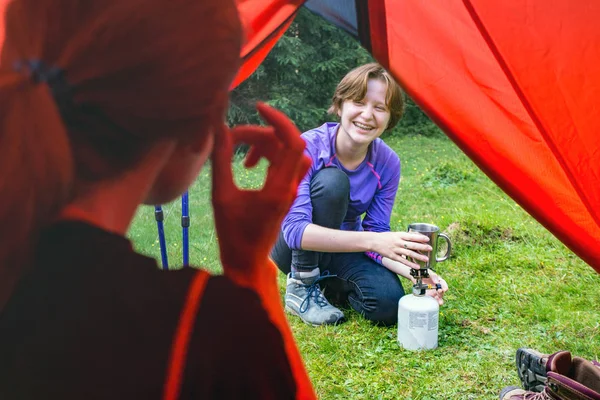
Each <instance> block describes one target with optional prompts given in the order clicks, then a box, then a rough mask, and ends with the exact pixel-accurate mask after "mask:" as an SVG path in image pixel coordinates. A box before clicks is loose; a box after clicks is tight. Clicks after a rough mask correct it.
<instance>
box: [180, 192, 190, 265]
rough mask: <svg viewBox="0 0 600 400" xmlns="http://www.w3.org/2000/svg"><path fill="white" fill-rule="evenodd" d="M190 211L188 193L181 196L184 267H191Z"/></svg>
mask: <svg viewBox="0 0 600 400" xmlns="http://www.w3.org/2000/svg"><path fill="white" fill-rule="evenodd" d="M189 214H190V209H189V203H188V192H187V191H186V192H185V193H184V194H183V196H181V230H182V233H183V266H184V267H187V266H189V265H190V238H189V233H188V229H189V227H190V215H189Z"/></svg>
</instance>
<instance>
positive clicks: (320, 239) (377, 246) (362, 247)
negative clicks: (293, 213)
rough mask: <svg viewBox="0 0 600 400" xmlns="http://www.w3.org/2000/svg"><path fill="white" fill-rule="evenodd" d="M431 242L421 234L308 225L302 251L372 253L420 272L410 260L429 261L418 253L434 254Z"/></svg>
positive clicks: (303, 237)
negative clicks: (429, 252) (429, 243)
mask: <svg viewBox="0 0 600 400" xmlns="http://www.w3.org/2000/svg"><path fill="white" fill-rule="evenodd" d="M428 241H429V238H428V237H427V236H425V235H421V234H419V233H408V232H366V231H361V232H358V231H342V230H339V229H329V228H324V227H322V226H319V225H315V224H308V225H307V226H306V229H305V230H304V234H303V235H302V243H301V245H302V249H303V250H311V251H321V252H327V253H352V252H368V251H372V252H375V253H379V254H381V255H382V256H383V257H387V258H389V259H390V260H395V261H397V262H398V263H401V264H404V265H406V266H407V267H410V268H415V269H418V268H419V264H416V263H413V262H411V261H409V260H408V259H407V258H416V259H419V260H422V261H427V259H428V258H427V256H426V255H423V254H421V253H419V251H423V252H428V251H431V246H429V245H428V244H426V243H427V242H428ZM403 256H404V257H403Z"/></svg>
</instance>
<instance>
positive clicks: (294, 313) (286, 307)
mask: <svg viewBox="0 0 600 400" xmlns="http://www.w3.org/2000/svg"><path fill="white" fill-rule="evenodd" d="M285 311H287V312H288V313H290V314H292V315H295V316H296V317H298V318H300V320H301V321H302V322H304V323H305V324H306V325H310V326H315V327H316V326H322V325H337V324H339V323H340V322H341V321H342V320H343V318H340V319H338V320H337V321H335V323H334V324H313V323H312V322H308V321H307V320H305V319H304V318H302V316H301V315H300V314H298V313H297V312H296V311H295V310H294V309H293V308H291V307H288V306H287V305H286V306H285Z"/></svg>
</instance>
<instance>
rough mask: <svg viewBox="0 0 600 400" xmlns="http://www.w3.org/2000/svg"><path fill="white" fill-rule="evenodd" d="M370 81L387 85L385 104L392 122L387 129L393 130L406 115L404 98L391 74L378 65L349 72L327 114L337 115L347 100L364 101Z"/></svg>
mask: <svg viewBox="0 0 600 400" xmlns="http://www.w3.org/2000/svg"><path fill="white" fill-rule="evenodd" d="M369 79H379V80H380V81H382V82H384V83H386V84H387V93H386V96H385V104H386V106H387V107H388V108H389V110H390V121H389V122H388V126H387V127H386V128H385V129H386V130H388V129H392V128H393V127H395V126H396V124H397V123H398V121H400V118H402V114H404V96H403V94H402V90H401V89H400V86H398V84H397V83H396V81H395V80H394V78H392V76H391V75H390V73H389V72H387V71H386V70H385V68H383V67H382V66H381V65H379V64H377V63H370V64H365V65H361V66H360V67H357V68H354V69H353V70H352V71H350V72H348V73H347V74H346V76H344V77H343V78H342V80H341V81H340V83H338V85H337V87H336V89H335V92H334V93H333V99H332V100H331V107H329V110H327V112H328V113H330V114H335V115H337V114H338V113H339V112H340V110H341V109H342V104H344V102H345V101H346V100H353V101H358V100H362V99H363V98H364V97H365V95H366V94H367V83H368V82H369Z"/></svg>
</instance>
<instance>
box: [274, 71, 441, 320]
mask: <svg viewBox="0 0 600 400" xmlns="http://www.w3.org/2000/svg"><path fill="white" fill-rule="evenodd" d="M403 111H404V100H403V96H402V92H401V90H400V87H399V86H398V85H397V84H396V82H395V81H394V80H393V78H392V77H391V76H390V74H389V73H388V72H387V71H386V70H385V69H384V68H383V67H381V66H380V65H379V64H376V63H371V64H366V65H363V66H360V67H358V68H355V69H354V70H352V71H350V72H349V73H348V74H347V75H346V76H345V77H344V78H343V79H342V80H341V81H340V83H339V84H338V86H337V88H336V90H335V93H334V95H333V99H332V105H331V107H330V108H329V112H330V113H331V114H333V115H337V116H338V117H339V119H340V122H339V123H325V124H323V125H321V126H320V127H318V128H315V129H312V130H310V131H308V132H305V133H304V134H302V138H303V139H304V140H305V142H306V154H307V155H308V156H309V157H310V158H311V159H312V161H313V163H312V166H311V168H310V170H309V172H308V174H307V175H306V176H305V177H304V179H303V180H302V182H301V183H300V187H299V188H298V194H297V196H296V199H295V201H294V204H293V205H292V207H291V209H290V211H289V212H288V214H287V216H286V217H285V219H284V221H283V223H282V226H281V232H280V235H279V239H278V241H277V243H276V245H275V247H274V248H273V251H272V252H271V257H272V258H273V259H274V261H275V262H276V264H277V265H278V267H279V269H280V270H281V271H282V272H284V273H286V274H288V280H287V288H286V295H285V306H286V310H287V311H288V312H290V313H291V314H294V315H297V316H299V317H300V318H301V319H302V320H303V321H304V322H306V323H308V324H311V325H322V324H336V323H338V322H340V321H341V320H342V319H343V318H344V314H343V313H342V311H341V310H339V309H338V308H337V307H335V306H333V305H332V304H331V303H330V302H329V301H328V299H331V300H335V302H340V303H349V304H350V305H351V306H352V307H353V308H354V309H355V310H356V311H358V312H359V313H361V314H362V315H364V316H365V317H366V318H367V319H369V320H372V321H374V322H377V323H383V324H391V323H394V322H395V321H396V318H397V310H398V300H399V299H400V297H402V296H403V295H404V290H403V288H402V285H401V283H400V280H399V279H398V274H399V275H402V276H404V277H406V278H408V279H412V278H411V276H410V268H411V267H412V268H418V265H417V264H414V263H412V262H410V261H409V260H408V259H407V258H406V257H407V256H408V257H414V258H416V259H423V260H424V258H425V256H423V255H421V254H419V253H418V251H421V250H424V251H428V250H430V249H431V247H430V246H429V245H428V244H427V240H428V239H427V238H426V237H425V236H422V235H419V234H413V233H407V232H392V231H391V229H390V217H391V212H392V207H393V205H394V200H395V197H396V193H397V191H398V184H399V182H400V159H399V157H398V155H397V154H396V153H395V152H394V151H393V150H392V149H391V148H390V147H389V146H387V145H386V144H385V143H384V142H383V141H382V140H381V139H380V138H379V137H380V136H381V134H382V133H383V132H384V131H386V130H388V129H392V128H393V127H394V126H396V124H397V123H398V121H399V120H400V118H401V117H402V113H403ZM363 214H364V218H362V217H361V216H362V215H363ZM322 271H325V272H324V273H322ZM431 280H432V283H441V285H442V289H441V290H440V291H438V292H435V293H432V295H433V296H434V297H436V298H437V299H438V301H439V302H440V303H441V302H442V296H443V293H444V292H445V291H446V290H447V285H446V284H445V282H444V281H443V279H441V278H439V277H438V276H436V275H433V276H432V278H431ZM324 286H326V287H327V293H328V296H327V297H328V299H326V298H325V297H324V296H323V294H322V291H321V289H322V288H324Z"/></svg>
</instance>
